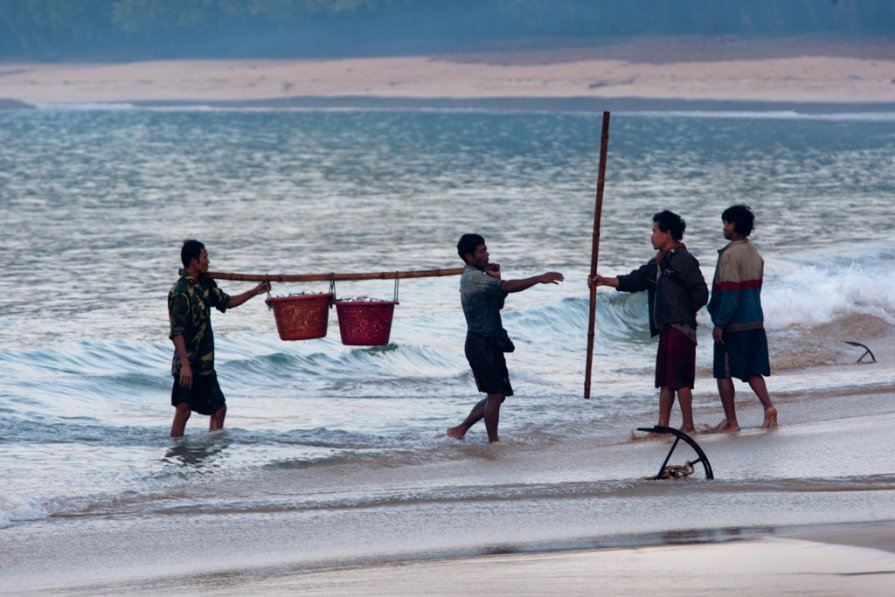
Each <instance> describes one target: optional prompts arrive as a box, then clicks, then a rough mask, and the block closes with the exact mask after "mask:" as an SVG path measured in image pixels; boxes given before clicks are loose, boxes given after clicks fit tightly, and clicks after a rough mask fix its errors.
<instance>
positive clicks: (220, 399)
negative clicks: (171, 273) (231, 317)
mask: <svg viewBox="0 0 895 597" xmlns="http://www.w3.org/2000/svg"><path fill="white" fill-rule="evenodd" d="M180 261H181V262H182V263H183V267H184V269H183V271H182V273H181V277H180V279H179V280H177V282H175V283H174V286H172V287H171V291H170V292H169V293H168V318H169V319H170V321H171V334H170V336H169V337H170V338H171V341H172V342H174V348H175V352H174V359H173V361H172V363H171V373H172V375H173V376H174V387H173V389H172V390H171V406H173V407H174V408H175V409H176V410H175V412H174V422H173V423H172V424H171V437H181V436H182V435H183V431H184V429H185V428H186V422H187V420H188V419H189V418H190V413H191V411H195V412H197V413H199V414H200V415H209V416H211V421H210V422H209V424H208V430H209V431H218V430H220V429H223V428H224V417H225V416H226V415H227V404H226V401H225V399H224V394H223V392H222V391H221V387H220V385H218V377H217V373H216V372H215V370H214V334H213V333H212V330H211V308H212V307H215V308H217V309H218V310H219V311H220V312H221V313H223V312H224V311H226V310H227V309H231V308H233V307H238V306H239V305H241V304H243V303H244V302H246V301H247V300H249V299H250V298H252V297H254V296H258V295H259V294H263V293H265V292H267V291H269V290H270V282H261V283H260V284H258V285H257V286H256V287H255V288H253V289H252V290H249V291H246V292H243V293H242V294H238V295H236V296H232V297H231V296H230V295H228V294H226V293H225V292H224V291H222V290H221V289H220V288H218V285H217V284H216V283H215V281H214V280H212V279H211V278H207V277H206V276H205V274H207V273H208V264H209V261H208V252H207V251H206V250H205V246H204V245H203V244H202V243H200V242H199V241H197V240H187V241H184V243H183V247H182V248H181V249H180Z"/></svg>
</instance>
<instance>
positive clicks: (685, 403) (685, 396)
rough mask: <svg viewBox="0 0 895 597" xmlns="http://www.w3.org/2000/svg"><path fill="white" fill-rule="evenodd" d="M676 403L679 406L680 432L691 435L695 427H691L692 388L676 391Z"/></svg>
mask: <svg viewBox="0 0 895 597" xmlns="http://www.w3.org/2000/svg"><path fill="white" fill-rule="evenodd" d="M677 401H678V403H679V404H680V405H681V418H682V419H683V423H682V424H681V431H683V432H684V433H693V432H694V431H696V426H695V425H693V390H692V388H680V389H679V390H678V391H677Z"/></svg>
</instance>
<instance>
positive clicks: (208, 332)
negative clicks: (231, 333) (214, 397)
mask: <svg viewBox="0 0 895 597" xmlns="http://www.w3.org/2000/svg"><path fill="white" fill-rule="evenodd" d="M229 305H230V295H228V294H227V293H225V292H224V291H223V290H221V289H220V288H218V285H217V283H216V282H215V281H214V280H212V279H211V278H205V277H199V278H198V279H196V278H193V277H192V276H190V275H188V274H183V275H182V276H181V277H180V279H179V280H177V282H175V283H174V286H172V287H171V291H170V292H169V293H168V318H169V319H170V321H171V333H170V335H169V336H168V337H169V338H171V339H173V338H174V337H175V336H183V339H184V341H185V342H186V349H187V353H188V354H189V359H190V367H191V368H192V370H193V374H194V375H210V374H211V373H213V372H214V333H213V332H212V329H211V308H212V307H215V308H216V309H217V310H218V311H220V312H221V313H223V312H224V311H226V310H227V307H228V306H229ZM180 367H181V364H180V355H179V354H177V351H176V350H175V351H174V359H173V361H172V363H171V373H172V374H173V375H175V376H177V375H180Z"/></svg>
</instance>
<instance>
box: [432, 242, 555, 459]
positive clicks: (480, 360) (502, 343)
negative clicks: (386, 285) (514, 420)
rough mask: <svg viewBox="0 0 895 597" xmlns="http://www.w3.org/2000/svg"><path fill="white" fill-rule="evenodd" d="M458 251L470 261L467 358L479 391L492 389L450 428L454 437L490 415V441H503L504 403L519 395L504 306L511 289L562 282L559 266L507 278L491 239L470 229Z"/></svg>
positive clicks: (463, 293)
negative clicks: (493, 255) (510, 367)
mask: <svg viewBox="0 0 895 597" xmlns="http://www.w3.org/2000/svg"><path fill="white" fill-rule="evenodd" d="M457 253H458V254H459V255H460V258H461V259H462V260H463V262H464V263H465V264H466V267H465V269H464V270H463V275H462V276H461V278H460V302H461V304H462V305H463V315H465V316H466V326H467V332H466V346H465V352H466V360H468V361H469V366H470V367H472V373H473V375H474V376H475V384H476V387H477V388H478V390H479V392H483V393H484V394H486V395H487V397H486V398H485V399H484V400H481V401H480V402H479V403H478V404H476V405H475V406H474V407H473V408H472V410H471V411H470V413H469V415H468V416H467V417H466V419H465V420H464V421H463V422H462V423H461V424H459V425H457V426H456V427H451V428H450V429H448V431H447V434H448V436H449V437H453V438H455V439H463V437H464V436H465V435H466V432H467V431H469V428H470V427H472V426H473V425H475V424H476V423H477V422H479V421H480V420H481V419H484V420H485V430H486V431H487V432H488V442H489V443H493V442H496V441H499V438H498V435H497V426H498V422H499V420H500V405H501V404H503V401H504V400H505V399H506V397H507V396H512V395H513V388H512V386H511V385H510V375H509V372H508V371H507V363H506V359H505V358H504V356H503V354H504V352H512V351H513V350H514V349H515V347H514V346H513V343H512V342H511V341H510V338H509V336H507V334H506V332H505V331H504V329H503V324H502V322H501V319H500V310H501V309H502V308H503V303H504V299H505V298H506V296H507V294H509V293H512V292H521V291H523V290H526V289H528V288H531V287H532V286H535V285H536V284H558V283H559V282H561V281H562V280H563V275H562V274H561V273H559V272H547V273H544V274H541V275H540V276H533V277H531V278H525V279H523V280H501V279H500V266H499V265H498V264H496V263H489V261H488V258H489V254H488V247H487V245H486V244H485V239H484V238H482V237H481V236H480V235H478V234H464V235H463V236H462V237H460V242H458V243H457Z"/></svg>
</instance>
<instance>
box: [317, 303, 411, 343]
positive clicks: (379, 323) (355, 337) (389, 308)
mask: <svg viewBox="0 0 895 597" xmlns="http://www.w3.org/2000/svg"><path fill="white" fill-rule="evenodd" d="M333 304H334V305H335V306H336V313H337V314H338V315H339V332H340V333H341V334H342V344H345V345H347V346H382V345H383V344H388V339H389V336H390V335H391V332H392V317H393V315H394V312H395V305H397V304H398V302H397V301H370V302H367V301H333Z"/></svg>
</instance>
